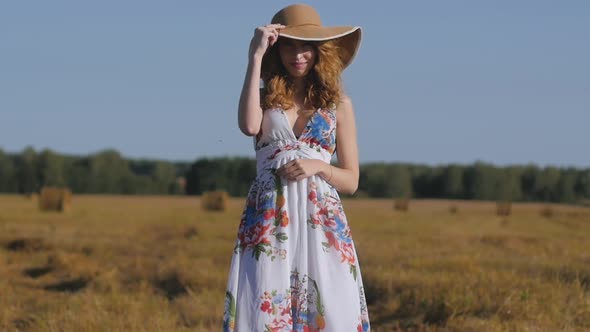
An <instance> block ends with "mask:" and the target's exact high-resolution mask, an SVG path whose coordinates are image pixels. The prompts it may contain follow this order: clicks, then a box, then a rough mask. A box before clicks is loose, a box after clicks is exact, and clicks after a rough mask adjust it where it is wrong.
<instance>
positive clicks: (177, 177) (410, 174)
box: [0, 148, 590, 203]
mask: <svg viewBox="0 0 590 332" xmlns="http://www.w3.org/2000/svg"><path fill="white" fill-rule="evenodd" d="M255 176H256V162H255V160H253V159H251V158H238V157H233V158H232V157H220V158H200V159H197V160H195V161H194V162H170V161H163V160H147V159H127V158H125V157H123V156H122V155H121V154H120V153H119V152H118V151H116V150H104V151H100V152H97V153H95V154H92V155H87V156H74V155H63V154H59V153H57V152H54V151H52V150H49V149H45V150H42V151H38V152H37V151H35V150H34V149H33V148H26V149H24V150H23V151H22V152H20V153H16V154H10V153H6V152H4V151H2V150H0V192H4V193H21V194H26V193H31V192H37V191H39V189H40V188H41V187H42V186H58V187H60V186H62V187H69V188H70V189H71V190H72V192H74V193H95V194H97V193H101V194H165V195H173V194H188V195H200V194H201V193H203V192H205V191H209V190H225V191H227V192H228V193H229V194H230V195H232V196H245V195H247V193H248V190H249V187H250V184H251V182H252V180H253V179H254V178H255ZM354 197H376V198H377V197H381V198H396V197H409V198H449V199H467V200H472V199H473V200H507V201H515V202H517V201H545V202H565V203H577V202H581V201H587V200H589V199H590V168H587V169H579V168H574V167H566V168H558V167H552V166H546V167H540V166H537V165H534V164H527V165H512V166H505V167H499V166H495V165H493V164H490V163H485V162H481V161H478V162H475V163H473V164H470V165H461V164H448V165H440V166H429V165H420V164H408V163H367V164H363V165H361V168H360V178H359V188H358V191H357V193H356V194H355V195H354Z"/></svg>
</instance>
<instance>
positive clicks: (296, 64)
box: [291, 62, 306, 69]
mask: <svg viewBox="0 0 590 332" xmlns="http://www.w3.org/2000/svg"><path fill="white" fill-rule="evenodd" d="M305 64H306V63H305V62H293V63H291V65H292V66H293V67H295V68H297V69H303V68H305Z"/></svg>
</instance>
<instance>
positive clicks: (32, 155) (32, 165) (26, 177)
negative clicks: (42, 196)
mask: <svg viewBox="0 0 590 332" xmlns="http://www.w3.org/2000/svg"><path fill="white" fill-rule="evenodd" d="M16 180H17V187H18V192H19V193H21V194H27V193H32V192H37V191H39V189H40V188H39V187H40V186H39V179H38V177H37V153H36V152H35V150H34V149H33V148H32V147H27V148H25V149H24V150H23V151H22V152H21V153H20V154H19V155H18V156H17V157H16Z"/></svg>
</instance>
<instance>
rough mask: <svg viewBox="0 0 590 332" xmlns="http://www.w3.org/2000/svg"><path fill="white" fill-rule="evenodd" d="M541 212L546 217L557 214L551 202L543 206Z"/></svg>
mask: <svg viewBox="0 0 590 332" xmlns="http://www.w3.org/2000/svg"><path fill="white" fill-rule="evenodd" d="M539 214H540V215H541V216H542V217H545V218H551V217H553V216H554V215H555V211H553V207H552V206H551V205H549V204H547V205H545V206H543V207H542V208H541V211H540V212H539Z"/></svg>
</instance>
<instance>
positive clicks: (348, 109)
mask: <svg viewBox="0 0 590 332" xmlns="http://www.w3.org/2000/svg"><path fill="white" fill-rule="evenodd" d="M336 121H337V123H336V153H337V155H338V166H339V167H336V166H332V165H330V164H326V166H324V167H322V168H321V170H320V171H319V172H318V175H319V176H321V177H322V178H323V179H324V180H326V181H327V182H328V183H329V184H331V185H332V186H333V187H334V188H336V190H337V191H339V192H343V193H347V194H354V193H355V192H356V190H357V189H358V185H359V157H358V144H357V140H356V123H355V117H354V110H353V107H352V102H351V100H350V98H348V97H347V96H342V99H341V101H340V104H339V105H338V108H337V110H336Z"/></svg>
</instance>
